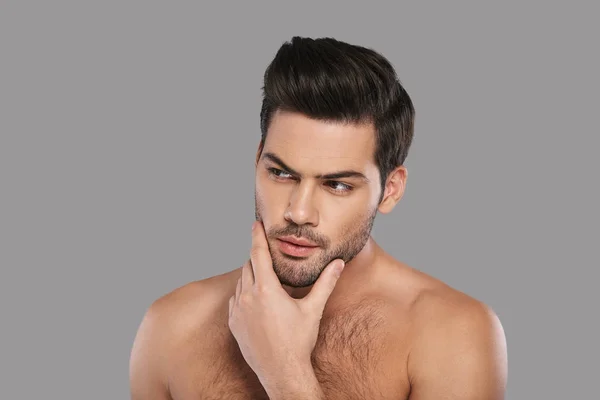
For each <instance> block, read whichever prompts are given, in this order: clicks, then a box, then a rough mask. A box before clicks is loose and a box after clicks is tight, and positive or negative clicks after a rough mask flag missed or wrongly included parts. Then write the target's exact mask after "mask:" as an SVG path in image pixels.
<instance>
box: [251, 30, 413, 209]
mask: <svg viewBox="0 0 600 400" xmlns="http://www.w3.org/2000/svg"><path fill="white" fill-rule="evenodd" d="M262 89H263V102H262V108H261V112H260V129H261V133H262V135H261V145H263V144H264V141H265V139H266V136H267V130H268V127H269V124H270V122H271V119H272V117H273V114H274V113H275V111H277V110H285V111H294V112H299V113H302V114H304V115H306V116H308V117H310V118H313V119H318V120H324V121H336V122H345V123H373V124H374V127H375V132H376V145H375V154H374V159H375V162H376V164H377V166H378V168H379V174H380V183H381V190H382V192H381V196H380V201H381V199H382V198H383V190H384V188H385V182H386V180H387V177H388V174H389V173H390V172H391V171H392V170H394V169H395V168H396V167H398V166H400V165H402V164H403V163H404V160H405V159H406V156H407V154H408V149H409V147H410V144H411V142H412V138H413V130H414V115H415V110H414V107H413V104H412V102H411V100H410V97H409V96H408V93H406V91H405V90H404V88H403V87H402V85H401V84H400V81H399V80H398V77H397V76H396V72H395V70H394V68H393V67H392V65H391V64H390V62H389V61H388V60H387V59H386V58H385V57H383V56H382V55H381V54H379V53H377V52H375V51H373V50H371V49H367V48H365V47H361V46H356V45H351V44H348V43H345V42H342V41H339V40H336V39H333V38H319V39H311V38H302V37H298V36H296V37H293V38H292V40H291V41H289V42H286V43H284V44H283V45H282V46H281V47H280V49H279V50H278V51H277V54H276V55H275V58H274V59H273V61H272V62H271V63H270V64H269V66H268V67H267V69H266V71H265V75H264V86H263V88H262Z"/></svg>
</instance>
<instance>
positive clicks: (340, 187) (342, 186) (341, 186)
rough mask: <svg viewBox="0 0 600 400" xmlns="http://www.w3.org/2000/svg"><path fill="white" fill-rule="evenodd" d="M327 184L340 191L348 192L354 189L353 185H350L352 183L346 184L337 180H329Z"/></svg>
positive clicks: (335, 190)
mask: <svg viewBox="0 0 600 400" xmlns="http://www.w3.org/2000/svg"><path fill="white" fill-rule="evenodd" d="M327 186H329V187H330V188H331V189H333V191H334V192H338V193H346V192H349V191H351V190H352V189H353V188H352V186H350V185H346V184H345V183H342V182H336V181H330V182H327Z"/></svg>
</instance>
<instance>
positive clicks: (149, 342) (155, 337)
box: [129, 300, 171, 400]
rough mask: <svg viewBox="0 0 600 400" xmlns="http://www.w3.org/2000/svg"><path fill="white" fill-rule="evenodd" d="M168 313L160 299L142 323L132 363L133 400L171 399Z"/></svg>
mask: <svg viewBox="0 0 600 400" xmlns="http://www.w3.org/2000/svg"><path fill="white" fill-rule="evenodd" d="M163 319H164V310H161V304H160V300H157V301H156V302H155V303H154V304H152V306H151V307H150V308H149V309H148V310H147V312H146V314H145V315H144V318H143V320H142V323H141V324H140V326H139V328H138V331H137V334H136V337H135V340H134V343H133V347H132V349H131V357H130V361H129V383H130V391H131V399H132V400H170V399H171V397H170V395H169V390H168V385H167V378H166V376H167V375H166V373H165V362H164V361H165V354H166V351H167V349H166V343H167V338H166V336H165V334H166V332H165V329H164V328H162V327H164V326H165V325H166V326H168V324H165V323H164V321H163Z"/></svg>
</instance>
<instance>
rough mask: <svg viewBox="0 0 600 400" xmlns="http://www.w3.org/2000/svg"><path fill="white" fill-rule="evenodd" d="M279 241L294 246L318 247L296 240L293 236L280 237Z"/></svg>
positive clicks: (312, 243)
mask: <svg viewBox="0 0 600 400" xmlns="http://www.w3.org/2000/svg"><path fill="white" fill-rule="evenodd" d="M279 240H281V241H284V242H288V243H291V244H294V245H296V246H304V247H318V245H317V244H316V243H314V242H311V241H310V240H306V239H302V238H297V237H295V236H283V237H280V238H279Z"/></svg>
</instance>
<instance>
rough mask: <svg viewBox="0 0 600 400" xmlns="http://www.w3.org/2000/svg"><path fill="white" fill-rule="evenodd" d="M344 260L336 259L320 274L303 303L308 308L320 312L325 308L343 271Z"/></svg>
mask: <svg viewBox="0 0 600 400" xmlns="http://www.w3.org/2000/svg"><path fill="white" fill-rule="evenodd" d="M344 265H345V263H344V260H341V259H337V260H334V261H332V262H331V263H330V264H329V265H328V266H327V267H326V268H325V270H323V272H322V273H321V276H320V277H319V279H317V281H316V282H315V284H314V285H313V288H312V290H311V291H310V293H309V294H308V295H307V296H306V297H305V301H306V302H307V303H309V304H310V307H315V308H317V309H318V310H319V311H320V312H322V311H323V309H324V308H325V304H326V303H327V299H329V296H330V295H331V292H333V289H334V288H335V285H336V283H337V281H338V278H339V277H340V275H341V273H342V270H343V269H344Z"/></svg>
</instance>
